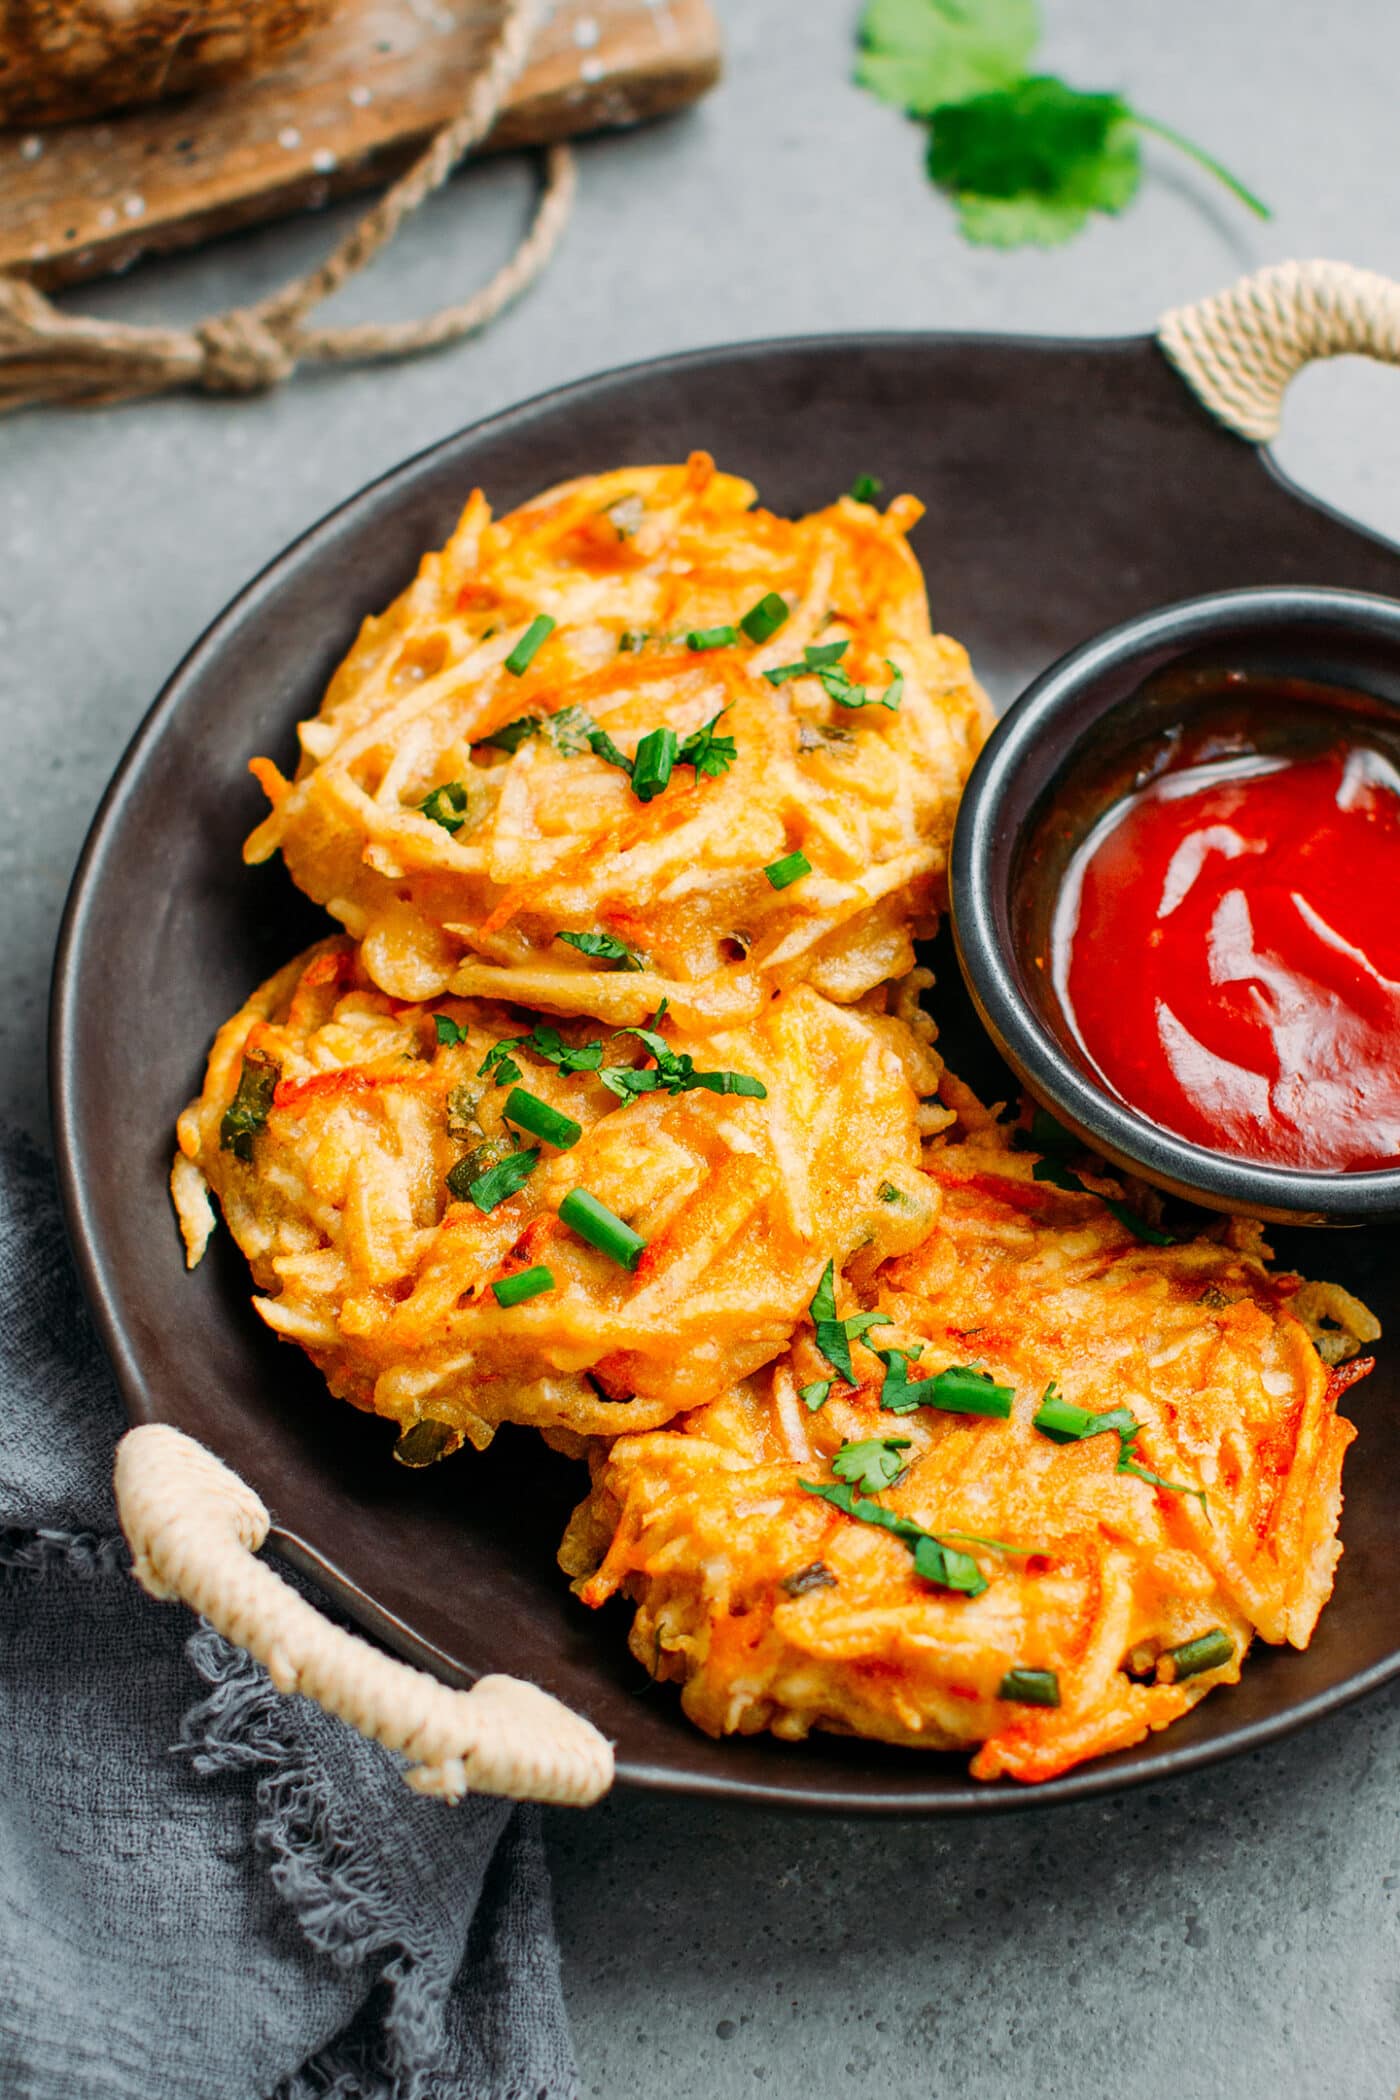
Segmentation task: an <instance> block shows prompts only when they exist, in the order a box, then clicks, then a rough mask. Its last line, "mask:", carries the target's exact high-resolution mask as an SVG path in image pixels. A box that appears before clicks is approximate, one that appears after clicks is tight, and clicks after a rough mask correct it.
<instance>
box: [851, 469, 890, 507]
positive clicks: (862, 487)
mask: <svg viewBox="0 0 1400 2100" xmlns="http://www.w3.org/2000/svg"><path fill="white" fill-rule="evenodd" d="M884 486H885V484H884V482H883V481H881V479H880V477H879V475H878V474H857V476H856V478H855V480H854V481H853V482H852V483H851V498H852V501H853V502H856V503H873V502H874V501H875V498H876V497H877V496H878V495H879V493H880V491H881V489H883V487H884Z"/></svg>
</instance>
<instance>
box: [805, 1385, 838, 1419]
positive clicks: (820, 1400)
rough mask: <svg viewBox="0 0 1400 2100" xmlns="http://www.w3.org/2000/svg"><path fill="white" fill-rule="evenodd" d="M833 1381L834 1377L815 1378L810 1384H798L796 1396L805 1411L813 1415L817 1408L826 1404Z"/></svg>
mask: <svg viewBox="0 0 1400 2100" xmlns="http://www.w3.org/2000/svg"><path fill="white" fill-rule="evenodd" d="M835 1383H836V1380H835V1379H834V1378H815V1379H813V1381H812V1383H811V1384H810V1385H800V1386H799V1387H798V1388H797V1397H798V1399H799V1400H800V1401H801V1402H802V1405H803V1406H804V1407H805V1408H806V1409H807V1412H808V1413H809V1414H813V1415H814V1414H816V1412H817V1410H818V1409H819V1408H823V1407H825V1406H826V1403H827V1401H828V1400H829V1399H830V1398H831V1388H832V1387H833V1386H834V1385H835Z"/></svg>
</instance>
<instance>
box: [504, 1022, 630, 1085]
mask: <svg viewBox="0 0 1400 2100" xmlns="http://www.w3.org/2000/svg"><path fill="white" fill-rule="evenodd" d="M512 1050H528V1051H529V1052H530V1055H531V1056H532V1057H538V1058H539V1059H540V1060H541V1062H542V1063H544V1064H547V1065H554V1066H556V1067H557V1068H558V1070H559V1071H561V1072H596V1071H597V1069H598V1067H599V1065H601V1063H602V1062H603V1046H602V1044H601V1043H599V1042H593V1043H584V1044H583V1045H582V1046H581V1047H580V1048H578V1049H574V1048H573V1047H572V1046H571V1045H570V1044H568V1043H566V1042H565V1041H564V1038H563V1036H562V1035H560V1033H559V1030H558V1029H557V1028H551V1027H549V1026H548V1024H547V1023H545V1022H543V1021H537V1022H536V1023H535V1025H534V1027H533V1028H532V1029H531V1030H530V1033H529V1034H528V1035H515V1036H512V1037H511V1038H510V1039H509V1041H508V1042H503V1043H496V1044H494V1045H493V1046H492V1048H491V1049H489V1050H488V1051H487V1053H486V1057H485V1060H484V1062H483V1063H482V1065H481V1066H480V1068H479V1070H478V1072H477V1075H476V1076H477V1078H478V1079H489V1078H491V1077H492V1076H493V1075H494V1077H495V1080H496V1083H497V1085H498V1086H509V1085H514V1083H515V1081H516V1080H518V1079H519V1077H520V1067H519V1065H518V1064H517V1063H516V1062H515V1059H514V1058H513V1057H512V1056H511V1055H510V1053H511V1051H512Z"/></svg>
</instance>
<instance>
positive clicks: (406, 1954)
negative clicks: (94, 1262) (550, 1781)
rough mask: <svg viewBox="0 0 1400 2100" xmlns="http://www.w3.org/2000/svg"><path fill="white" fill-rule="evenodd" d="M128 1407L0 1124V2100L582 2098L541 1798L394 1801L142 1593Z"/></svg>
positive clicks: (297, 1715) (259, 1681)
mask: <svg viewBox="0 0 1400 2100" xmlns="http://www.w3.org/2000/svg"><path fill="white" fill-rule="evenodd" d="M123 1427H124V1423H123V1419H122V1415H121V1409H120V1406H119V1403H118V1400H117V1396H116V1393H115V1390H114V1388H113V1385H112V1382H111V1379H110V1376H109V1374H108V1371H107V1367H106V1364H105V1362H104V1360H103V1358H102V1355H101V1352H100V1350H99V1349H98V1347H97V1344H96V1341H95V1339H94V1337H93V1335H92V1332H91V1329H90V1328H89V1325H88V1322H87V1319H86V1317H85V1314H84V1311H83V1308H82V1306H81V1304H80V1302H79V1297H78V1291H77V1286H76V1282H75V1280H74V1277H73V1273H72V1269H71V1266H70V1263H69V1259H68V1252H67V1248H66V1245H65V1243H64V1238H63V1230H62V1226H61V1223H60V1220H59V1216H58V1210H57V1199H56V1195H55V1192H54V1188H53V1182H52V1177H51V1174H50V1170H49V1167H48V1164H47V1162H46V1161H45V1160H44V1159H43V1158H42V1157H41V1156H40V1155H39V1154H38V1153H37V1152H36V1151H35V1150H34V1149H33V1148H32V1147H31V1146H29V1145H27V1144H26V1143H24V1141H22V1140H19V1139H15V1138H0V2093H3V2094H4V2095H5V2100H79V2096H81V2100H269V2096H274V2095H275V2096H276V2100H574V2096H576V2094H577V2092H578V2080H577V2073H576V2071H575V2067H574V2061H573V2052H572V2048H571V2045H570V2041H569V2033H568V2027H567V2024H566V2021H565V2017H564V2008H563V2001H562V1998H561V1995H560V1988H559V1953H558V1947H557V1945H556V1943H555V1939H554V1929H553V1924H552V1921H551V1917H550V1907H549V1885H548V1879H547V1875H546V1870H545V1862H544V1851H543V1844H542V1840H541V1835H540V1826H539V1816H538V1811H535V1810H513V1809H512V1808H511V1806H510V1804H509V1803H508V1802H503V1801H495V1800H489V1799H476V1800H470V1801H466V1802H463V1803H462V1804H461V1805H460V1806H458V1807H456V1808H453V1807H449V1806H448V1805H447V1804H446V1803H444V1802H441V1801H434V1800H428V1799H425V1798H424V1797H422V1796H420V1795H417V1794H413V1793H411V1792H410V1791H409V1790H408V1789H407V1788H406V1787H405V1785H404V1783H403V1780H402V1779H401V1777H400V1776H399V1770H398V1766H397V1762H396V1760H395V1759H393V1758H392V1757H390V1756H389V1755H388V1754H387V1753H386V1752H384V1751H381V1750H379V1749H378V1748H377V1747H375V1746H374V1745H372V1744H368V1743H365V1742H362V1741H361V1740H360V1738H359V1737H358V1736H356V1735H354V1734H353V1733H352V1732H351V1731H350V1730H349V1729H347V1728H345V1727H343V1726H342V1725H341V1724H340V1723H339V1722H336V1721H332V1720H330V1719H328V1718H327V1717H326V1715H324V1714H323V1713H321V1712H320V1710H319V1708H317V1707H315V1706H313V1705H311V1703H310V1702H309V1701H307V1700H305V1699H299V1698H283V1697H281V1696H280V1695H279V1694H278V1693H277V1692H275V1691H274V1690H273V1688H272V1686H271V1684H270V1682H269V1680H268V1678H267V1676H266V1675H265V1673H264V1672H263V1671H262V1669H261V1668H260V1667H258V1666H257V1665H256V1664H254V1663H252V1662H251V1661H250V1660H249V1658H248V1657H247V1656H245V1655H243V1654H242V1653H240V1651H238V1650H237V1649H235V1648H231V1647H230V1646H229V1645H228V1643H227V1642H226V1641H224V1640H222V1639H220V1637H219V1636H218V1635H217V1634H215V1633H213V1632H212V1631H211V1630H210V1629H209V1628H208V1627H206V1626H200V1627H198V1628H197V1629H196V1630H194V1631H193V1632H191V1627H192V1624H193V1622H192V1621H191V1619H190V1617H189V1614H188V1613H187V1612H185V1611H183V1610H182V1609H181V1608H179V1607H176V1606H171V1605H161V1604H155V1603H153V1602H152V1601H151V1600H150V1599H149V1598H147V1597H146V1596H145V1595H144V1594H143V1593H142V1592H141V1591H140V1590H139V1589H138V1588H137V1586H136V1584H135V1583H134V1582H133V1581H132V1579H131V1576H130V1573H129V1560H128V1556H127V1553H126V1549H125V1546H124V1545H123V1543H122V1541H121V1539H120V1536H119V1534H118V1531H117V1523H116V1514H115V1510H114V1508H113V1504H112V1496H111V1484H110V1483H111V1462H112V1449H113V1446H114V1444H115V1442H116V1439H117V1437H118V1435H119V1434H120V1432H121V1430H122V1428H123Z"/></svg>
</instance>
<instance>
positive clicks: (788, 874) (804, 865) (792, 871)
mask: <svg viewBox="0 0 1400 2100" xmlns="http://www.w3.org/2000/svg"><path fill="white" fill-rule="evenodd" d="M763 872H764V874H765V875H766V876H767V877H768V880H769V882H770V883H771V884H772V886H773V888H774V889H775V890H785V889H788V888H790V887H791V885H792V884H793V883H794V882H798V881H800V880H801V878H802V877H803V876H804V875H810V874H811V872H812V863H811V862H810V861H809V860H808V858H807V856H806V854H805V853H788V854H785V855H784V856H783V858H782V859H781V860H775V861H771V862H770V863H769V865H768V866H767V867H766V868H765V869H764V871H763Z"/></svg>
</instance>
